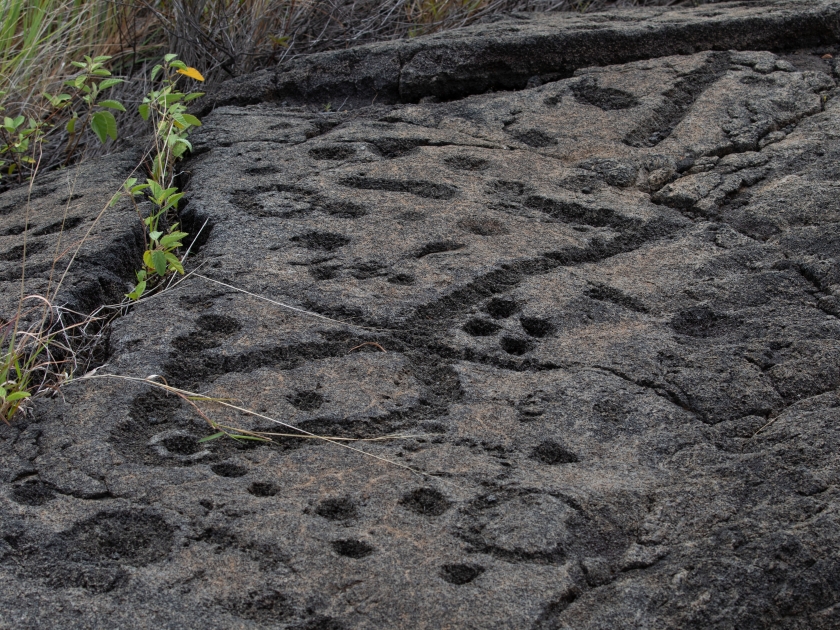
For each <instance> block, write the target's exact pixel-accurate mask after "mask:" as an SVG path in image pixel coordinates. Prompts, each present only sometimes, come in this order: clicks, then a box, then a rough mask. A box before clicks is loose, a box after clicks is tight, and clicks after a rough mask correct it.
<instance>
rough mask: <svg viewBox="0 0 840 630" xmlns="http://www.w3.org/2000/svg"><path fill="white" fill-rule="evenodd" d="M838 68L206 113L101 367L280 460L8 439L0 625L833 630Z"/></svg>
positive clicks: (40, 423)
mask: <svg viewBox="0 0 840 630" xmlns="http://www.w3.org/2000/svg"><path fill="white" fill-rule="evenodd" d="M805 4H806V3H803V5H805ZM823 4H826V5H827V4H829V3H823ZM744 6H746V5H740V4H738V5H736V9H737V10H740V9H741V8H743V7H744ZM813 6H815V4H814V5H813ZM820 6H822V5H820ZM808 7H812V5H811V4H808ZM806 8H807V7H806ZM707 10H708V11H711V12H713V13H717V15H718V16H723V17H720V18H719V19H724V18H725V17H726V15H727V9H726V8H725V7H723V6H721V7H717V6H715V7H714V9H709V8H707ZM808 10H810V9H808ZM803 11H804V10H803ZM804 12H805V13H807V11H804ZM674 15H678V14H674ZM692 15H697V14H692ZM692 19H694V18H692ZM698 19H699V18H698ZM709 19H718V18H714V17H710V18H709ZM806 36H808V32H807V31H805V32H803V33H802V37H803V38H804V37H806ZM836 52H837V50H836V49H834V48H832V47H823V48H818V49H809V50H803V51H792V52H789V53H785V54H779V55H777V54H774V53H771V52H767V51H740V52H739V51H734V50H710V51H706V52H699V53H694V54H689V55H678V56H664V57H656V58H651V59H645V60H641V61H632V62H630V63H626V64H620V65H609V66H603V67H591V68H582V69H579V70H577V71H576V72H575V73H574V76H571V77H569V78H564V79H561V80H558V81H553V82H551V81H549V82H546V83H545V84H543V85H539V86H535V87H530V88H528V89H523V90H519V91H515V92H506V93H489V94H484V95H473V96H470V97H468V98H464V99H461V100H455V101H452V102H447V103H422V104H404V105H381V106H375V107H368V108H361V109H356V110H354V111H352V112H349V113H345V112H338V113H325V112H317V111H315V110H314V108H304V107H300V108H296V107H290V106H282V105H279V104H276V103H263V104H258V105H251V106H225V107H219V108H217V109H216V110H215V111H214V112H213V113H212V114H211V115H208V116H206V118H205V120H204V125H203V126H202V127H201V129H200V131H199V132H197V133H196V134H195V135H194V136H193V139H192V141H193V145H194V147H195V151H194V154H193V157H192V158H191V159H190V161H189V162H188V163H187V164H186V166H185V169H186V170H187V171H188V172H189V174H190V176H191V179H190V183H189V190H190V196H189V204H188V206H187V209H186V211H185V216H186V219H187V220H188V221H189V222H190V225H194V226H202V225H204V226H205V228H204V229H205V232H204V234H205V236H204V237H203V238H202V241H201V247H200V248H199V249H198V251H197V254H196V257H195V258H194V260H193V262H192V269H193V270H195V271H196V275H193V276H191V277H190V278H189V279H188V280H187V281H186V282H184V283H182V284H181V285H179V286H178V288H177V289H176V290H173V291H170V292H166V293H163V294H161V295H159V296H157V297H156V298H155V299H154V300H150V301H148V302H144V303H142V304H139V305H138V306H137V307H135V308H134V309H132V310H131V311H130V312H129V313H128V314H127V315H125V316H124V317H122V318H120V319H119V320H118V321H117V322H116V323H115V324H114V328H113V332H112V334H111V350H112V354H111V357H110V360H109V362H108V364H107V365H106V366H105V367H103V368H101V372H100V373H102V374H116V375H123V376H131V377H145V376H148V375H151V374H155V375H160V376H162V377H163V378H165V379H166V381H167V382H168V383H169V384H171V385H173V386H176V387H182V388H185V389H189V390H192V391H199V392H203V393H205V394H207V395H208V396H211V397H214V398H218V399H221V400H226V401H231V402H235V403H236V404H237V405H240V406H242V407H246V408H248V409H252V410H254V411H256V412H257V413H258V414H260V416H247V415H244V414H242V413H240V412H236V411H234V410H231V409H229V408H228V409H226V408H222V407H220V406H215V407H214V406H212V405H208V406H206V413H207V414H208V415H210V416H211V417H213V418H214V419H216V420H218V421H220V422H227V423H233V424H238V425H239V426H241V427H243V428H245V429H251V430H266V431H272V432H274V433H277V434H281V435H277V436H275V440H274V443H273V444H259V443H254V442H242V443H237V442H234V441H231V440H227V441H223V440H216V441H211V442H201V441H200V440H201V438H202V437H204V436H207V435H209V434H210V433H211V432H212V429H210V428H209V427H208V426H207V424H206V422H205V421H204V420H203V419H202V418H201V417H200V416H199V415H198V414H196V413H195V410H194V409H193V407H192V406H191V405H190V404H189V403H188V402H187V401H183V400H181V399H179V398H176V397H172V396H167V395H165V394H163V393H161V392H160V391H159V390H155V389H154V388H152V387H150V386H148V385H144V384H142V383H137V382H126V381H120V380H106V379H103V380H98V381H88V382H80V383H76V384H75V385H70V386H67V387H66V388H64V389H63V393H64V398H63V399H62V398H61V397H59V398H56V399H52V400H45V401H42V402H40V403H39V405H38V406H37V407H36V408H35V409H34V410H33V414H32V415H31V417H29V418H26V419H23V420H21V421H18V422H16V423H15V424H14V425H12V426H10V427H2V429H0V437H2V441H0V449H2V461H3V462H4V468H3V474H4V478H3V480H2V481H3V485H2V494H0V515H1V516H2V521H3V524H4V527H3V533H2V535H0V538H2V546H0V586H2V588H0V600H2V604H1V605H0V620H2V622H3V623H4V624H6V625H7V626H9V627H16V628H36V627H38V628H45V627H56V628H59V627H61V628H67V627H92V628H99V627H102V628H104V627H125V628H152V627H173V628H175V627H201V628H442V627H449V628H482V629H484V628H535V629H544V628H569V629H572V628H574V629H582V628H592V629H595V628H598V629H600V628H625V627H634V628H698V629H699V628H797V629H798V628H802V629H805V628H807V629H812V628H813V629H829V628H836V627H837V626H838V625H840V603H838V602H840V577H839V576H840V551H838V550H840V495H838V481H840V463H839V461H838V455H837V453H838V448H840V433H838V418H840V391H838V387H840V320H838V317H840V306H838V305H840V302H838V300H840V262H838V260H840V257H839V256H838V252H840V249H838V248H839V247H840V231H838V226H840V222H838V210H837V208H838V202H837V193H838V192H840V168H838V166H837V164H838V159H840V138H839V137H838V134H837V129H839V128H840V104H838V99H837V94H838V92H837V87H836V85H837V75H836V73H835V71H834V68H833V66H832V64H833V62H834V61H833V59H823V55H824V54H826V53H836ZM234 287H238V288H240V289H244V290H246V291H248V293H247V294H246V293H243V292H241V291H239V290H237V289H235V288H234ZM281 304H285V305H288V306H292V307H294V308H296V309H302V310H306V311H309V312H311V313H317V314H319V315H321V317H320V318H319V317H314V316H312V315H305V314H302V313H301V312H299V311H295V310H290V309H288V308H285V307H283V306H281ZM324 318H328V319H324ZM272 418H273V419H277V420H281V421H282V422H284V423H286V425H291V426H293V427H297V428H299V429H302V430H304V431H306V432H309V433H314V434H318V435H325V436H332V437H340V438H362V439H365V440H370V441H356V442H340V443H327V442H324V441H319V440H315V439H312V438H310V437H306V436H305V435H304V434H302V433H300V432H296V431H295V430H293V429H291V428H289V426H286V425H278V424H275V423H273V422H272V420H271V419H272ZM393 435H401V436H408V437H401V438H400V439H396V440H381V439H379V438H385V437H388V436H393ZM347 447H351V448H347ZM353 449H359V450H363V451H365V452H366V453H368V454H369V455H367V456H366V455H363V454H361V453H359V452H358V451H357V450H353ZM371 455H372V456H374V457H371ZM375 458H382V459H375ZM383 459H387V460H390V462H395V463H396V464H395V463H389V462H386V461H383Z"/></svg>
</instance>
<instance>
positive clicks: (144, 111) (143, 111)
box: [137, 103, 149, 120]
mask: <svg viewBox="0 0 840 630" xmlns="http://www.w3.org/2000/svg"><path fill="white" fill-rule="evenodd" d="M137 111H138V112H140V118H142V119H143V120H149V105H148V103H144V104H143V105H141V106H140V107H138V108H137Z"/></svg>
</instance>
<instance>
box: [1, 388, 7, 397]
mask: <svg viewBox="0 0 840 630" xmlns="http://www.w3.org/2000/svg"><path fill="white" fill-rule="evenodd" d="M0 400H6V388H5V387H0Z"/></svg>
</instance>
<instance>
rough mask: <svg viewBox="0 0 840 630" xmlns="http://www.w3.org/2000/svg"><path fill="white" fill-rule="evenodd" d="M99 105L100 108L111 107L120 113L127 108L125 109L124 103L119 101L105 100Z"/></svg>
mask: <svg viewBox="0 0 840 630" xmlns="http://www.w3.org/2000/svg"><path fill="white" fill-rule="evenodd" d="M97 105H99V107H110V108H111V109H116V110H117V111H120V112H124V111H125V107H123V105H122V103H120V102H119V101H112V100H104V101H99V102H98V103H97Z"/></svg>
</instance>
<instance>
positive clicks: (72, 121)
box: [65, 116, 79, 134]
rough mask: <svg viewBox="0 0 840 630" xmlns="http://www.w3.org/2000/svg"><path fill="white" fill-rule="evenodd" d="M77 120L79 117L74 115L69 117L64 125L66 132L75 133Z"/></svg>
mask: <svg viewBox="0 0 840 630" xmlns="http://www.w3.org/2000/svg"><path fill="white" fill-rule="evenodd" d="M77 120H79V119H78V118H76V117H75V116H74V117H73V118H71V119H70V120H68V121H67V126H66V127H65V129H67V133H71V134H72V133H76V121H77Z"/></svg>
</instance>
